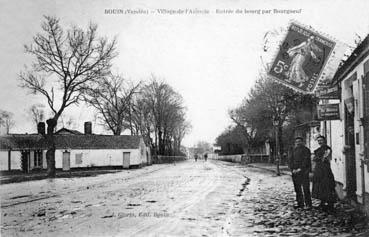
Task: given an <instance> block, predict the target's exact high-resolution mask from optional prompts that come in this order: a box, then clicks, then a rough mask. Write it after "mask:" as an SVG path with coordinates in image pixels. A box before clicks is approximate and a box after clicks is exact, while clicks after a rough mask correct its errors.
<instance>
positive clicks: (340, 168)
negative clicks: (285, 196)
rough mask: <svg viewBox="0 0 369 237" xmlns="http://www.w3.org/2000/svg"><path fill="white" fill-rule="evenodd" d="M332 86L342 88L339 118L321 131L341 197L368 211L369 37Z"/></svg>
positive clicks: (324, 122) (327, 123)
mask: <svg viewBox="0 0 369 237" xmlns="http://www.w3.org/2000/svg"><path fill="white" fill-rule="evenodd" d="M333 85H334V86H338V87H339V88H340V99H339V100H323V101H322V102H321V103H323V104H338V105H339V119H335V120H329V121H322V122H321V132H322V134H324V135H325V136H326V137H327V142H328V145H329V146H331V147H332V161H331V167H332V171H333V174H334V177H335V180H336V183H337V191H338V194H339V196H340V197H341V198H347V199H349V200H352V201H353V202H354V203H358V204H359V206H361V207H362V208H363V209H364V210H365V211H366V212H367V213H369V37H368V36H367V37H366V38H365V39H364V40H363V42H362V43H361V44H360V45H359V46H358V47H357V48H356V49H355V50H354V51H353V52H352V54H351V56H350V57H349V58H348V59H347V60H346V61H345V62H344V63H343V65H342V66H341V67H340V68H339V69H338V70H337V72H336V74H335V76H334V78H333Z"/></svg>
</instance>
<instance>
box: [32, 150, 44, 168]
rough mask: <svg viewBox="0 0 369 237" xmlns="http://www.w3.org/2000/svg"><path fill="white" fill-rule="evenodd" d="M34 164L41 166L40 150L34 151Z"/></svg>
mask: <svg viewBox="0 0 369 237" xmlns="http://www.w3.org/2000/svg"><path fill="white" fill-rule="evenodd" d="M34 166H35V167H42V151H41V150H38V151H35V158H34Z"/></svg>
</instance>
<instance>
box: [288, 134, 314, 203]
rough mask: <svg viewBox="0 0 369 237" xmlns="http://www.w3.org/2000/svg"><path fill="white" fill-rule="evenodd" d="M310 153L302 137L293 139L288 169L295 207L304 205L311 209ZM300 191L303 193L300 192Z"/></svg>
mask: <svg viewBox="0 0 369 237" xmlns="http://www.w3.org/2000/svg"><path fill="white" fill-rule="evenodd" d="M310 156H311V152H310V149H309V148H307V147H306V146H305V145H304V144H303V139H302V137H296V138H295V147H294V149H293V151H292V153H291V156H290V159H289V167H290V169H291V171H292V180H293V186H294V188H295V192H296V201H297V206H295V208H303V207H304V206H305V205H306V207H308V208H311V195H310V182H309V172H310V171H311V160H310ZM302 190H303V191H304V192H302Z"/></svg>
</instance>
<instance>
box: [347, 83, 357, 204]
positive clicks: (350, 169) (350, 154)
mask: <svg viewBox="0 0 369 237" xmlns="http://www.w3.org/2000/svg"><path fill="white" fill-rule="evenodd" d="M351 90H352V87H351ZM345 145H346V149H345V158H346V180H347V182H346V183H347V187H346V191H347V197H348V198H350V199H352V200H356V160H355V129H354V110H353V109H348V107H347V104H346V103H345Z"/></svg>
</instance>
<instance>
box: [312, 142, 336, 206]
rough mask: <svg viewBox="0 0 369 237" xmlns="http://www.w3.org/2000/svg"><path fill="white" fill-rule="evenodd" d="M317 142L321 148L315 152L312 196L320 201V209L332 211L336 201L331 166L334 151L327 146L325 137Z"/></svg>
mask: <svg viewBox="0 0 369 237" xmlns="http://www.w3.org/2000/svg"><path fill="white" fill-rule="evenodd" d="M317 140H318V143H319V145H320V147H319V148H318V149H316V150H315V151H314V159H313V161H314V162H315V168H314V172H313V191H312V196H313V198H316V199H319V200H320V207H322V208H328V209H330V210H331V209H333V204H334V202H335V201H336V191H335V186H336V183H335V180H334V176H333V173H332V170H331V165H330V160H331V158H332V149H331V148H330V147H329V146H327V145H326V140H325V137H323V136H319V137H318V139H317Z"/></svg>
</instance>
